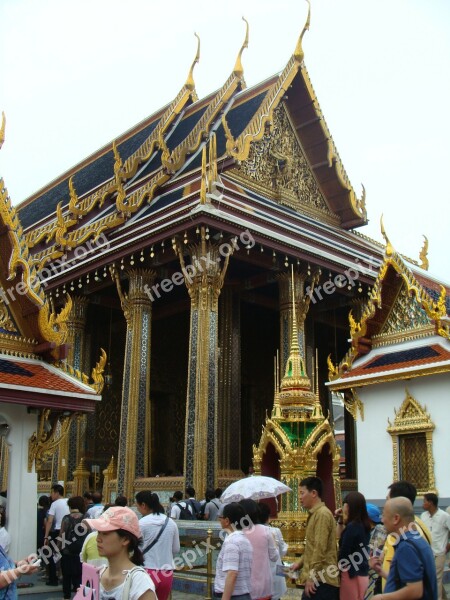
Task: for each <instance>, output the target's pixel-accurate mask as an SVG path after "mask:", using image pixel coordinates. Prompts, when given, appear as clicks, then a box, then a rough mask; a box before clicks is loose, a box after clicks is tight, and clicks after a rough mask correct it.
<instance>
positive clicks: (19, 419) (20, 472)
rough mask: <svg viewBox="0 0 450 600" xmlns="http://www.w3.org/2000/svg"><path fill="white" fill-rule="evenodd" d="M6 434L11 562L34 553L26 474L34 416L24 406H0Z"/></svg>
mask: <svg viewBox="0 0 450 600" xmlns="http://www.w3.org/2000/svg"><path fill="white" fill-rule="evenodd" d="M0 415H2V417H3V418H4V420H6V421H7V423H8V425H9V432H8V435H7V437H6V441H7V443H8V445H9V470H8V504H7V522H6V528H7V530H8V532H9V534H10V536H11V547H10V551H9V555H10V556H11V558H13V559H14V560H19V559H22V558H26V557H27V556H28V555H29V554H31V553H33V552H36V517H37V502H36V498H37V477H36V473H35V472H34V468H33V472H32V473H28V440H29V438H30V436H31V435H32V434H33V433H34V432H35V431H36V428H37V416H36V415H35V414H31V415H29V414H28V413H27V407H26V406H20V405H17V404H0Z"/></svg>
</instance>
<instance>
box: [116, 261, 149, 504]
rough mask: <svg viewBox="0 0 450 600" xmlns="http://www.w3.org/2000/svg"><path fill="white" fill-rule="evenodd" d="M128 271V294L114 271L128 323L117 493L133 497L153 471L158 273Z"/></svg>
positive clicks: (136, 270) (140, 270) (143, 270)
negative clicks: (152, 397) (154, 318)
mask: <svg viewBox="0 0 450 600" xmlns="http://www.w3.org/2000/svg"><path fill="white" fill-rule="evenodd" d="M127 274H128V279H129V288H128V294H125V293H123V292H122V287H121V284H120V279H119V275H118V273H117V271H115V270H113V271H112V275H113V277H114V279H115V281H116V286H117V291H118V293H119V297H120V301H121V304H122V310H123V312H124V315H125V319H126V322H127V332H126V344H125V359H124V360H125V362H124V371H123V387H122V409H121V417H120V437H119V455H118V461H117V462H118V464H117V492H118V493H119V494H123V495H125V496H126V497H127V498H130V499H133V493H134V480H135V479H136V477H147V476H148V475H149V472H150V471H151V457H150V443H149V442H150V439H151V432H150V348H151V324H152V303H151V300H150V298H151V286H152V284H153V281H154V278H155V275H156V274H155V272H154V271H151V270H146V269H132V270H130V271H128V272H127Z"/></svg>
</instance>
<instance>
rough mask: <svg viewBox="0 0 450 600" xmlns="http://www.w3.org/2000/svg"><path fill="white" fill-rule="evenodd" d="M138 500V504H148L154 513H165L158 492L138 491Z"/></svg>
mask: <svg viewBox="0 0 450 600" xmlns="http://www.w3.org/2000/svg"><path fill="white" fill-rule="evenodd" d="M136 502H137V503H138V504H146V505H147V506H148V507H149V509H150V510H151V511H152V513H154V514H156V515H159V514H161V513H163V514H164V508H163V507H162V506H161V502H160V501H159V496H158V494H152V493H151V492H145V491H142V492H138V493H137V494H136Z"/></svg>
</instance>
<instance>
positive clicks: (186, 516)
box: [176, 502, 195, 521]
mask: <svg viewBox="0 0 450 600" xmlns="http://www.w3.org/2000/svg"><path fill="white" fill-rule="evenodd" d="M185 504H186V506H182V505H181V504H180V503H179V502H176V505H177V506H178V508H179V509H180V516H179V517H178V518H179V519H180V521H193V520H194V519H195V517H194V515H193V514H192V513H191V511H190V510H189V508H188V507H187V502H186V503H185Z"/></svg>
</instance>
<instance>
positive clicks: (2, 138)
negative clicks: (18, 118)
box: [0, 112, 6, 148]
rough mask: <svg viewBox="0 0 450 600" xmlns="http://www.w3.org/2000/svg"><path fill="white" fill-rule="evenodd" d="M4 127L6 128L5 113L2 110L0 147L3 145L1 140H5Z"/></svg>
mask: <svg viewBox="0 0 450 600" xmlns="http://www.w3.org/2000/svg"><path fill="white" fill-rule="evenodd" d="M5 128H6V117H5V113H4V112H2V125H1V127H0V148H1V147H2V146H3V142H4V141H5Z"/></svg>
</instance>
